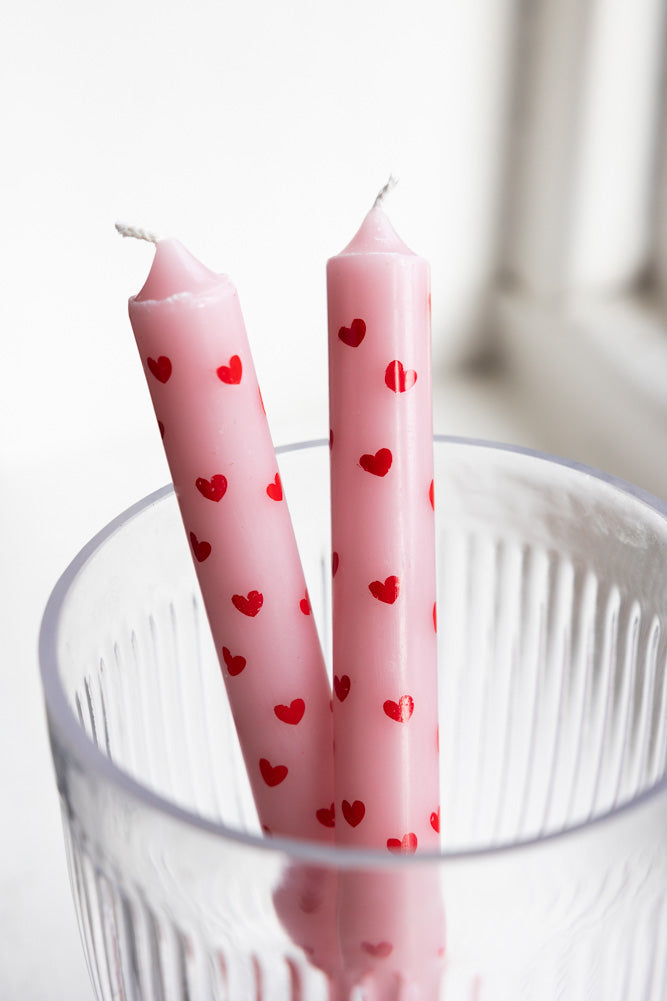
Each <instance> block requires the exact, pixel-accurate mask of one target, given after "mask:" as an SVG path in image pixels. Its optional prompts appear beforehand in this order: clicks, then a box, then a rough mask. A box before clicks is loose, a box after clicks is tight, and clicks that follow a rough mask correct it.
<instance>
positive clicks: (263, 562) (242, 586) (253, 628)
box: [129, 240, 333, 841]
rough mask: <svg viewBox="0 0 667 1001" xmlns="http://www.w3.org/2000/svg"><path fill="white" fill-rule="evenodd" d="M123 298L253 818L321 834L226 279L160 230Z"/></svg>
mask: <svg viewBox="0 0 667 1001" xmlns="http://www.w3.org/2000/svg"><path fill="white" fill-rule="evenodd" d="M129 312H130V320H131V323H132V327H133V330H134V334H135V337H136V341H137V346H138V348H139V353H140V356H141V359H142V362H143V365H144V370H145V374H146V379H147V381H148V386H149V389H150V393H151V397H152V400H153V405H154V408H155V413H156V416H157V418H158V422H159V425H160V430H161V433H162V438H163V444H164V448H165V452H166V455H167V459H168V462H169V468H170V471H171V476H172V480H173V483H174V488H175V491H176V496H177V498H178V503H179V505H180V510H181V515H182V518H183V522H184V525H185V531H186V535H187V538H188V540H189V544H190V548H191V552H192V556H193V560H194V564H195V567H196V570H197V575H198V579H199V583H200V587H201V591H202V596H203V599H204V603H205V606H206V611H207V614H208V618H209V622H210V626H211V630H212V633H213V638H214V641H215V646H216V650H217V653H218V656H219V658H220V666H221V669H222V675H223V677H224V680H225V684H226V687H227V692H228V696H229V701H230V704H231V708H232V712H233V715H234V719H235V722H236V727H237V730H238V734H239V738H240V742H241V747H242V749H243V754H244V758H245V762H246V767H247V771H248V776H249V779H250V783H251V786H252V791H253V794H254V797H255V802H256V805H257V809H258V813H259V817H260V822H261V824H262V827H263V828H264V830H265V831H267V832H270V833H273V834H281V835H291V836H295V837H300V838H314V839H317V840H320V841H322V840H331V839H332V835H333V829H332V826H331V823H332V821H331V819H330V805H331V802H332V800H333V775H332V751H331V748H332V723H331V710H330V697H331V696H330V689H329V683H328V680H327V676H326V671H325V666H324V660H323V656H322V652H321V648H320V643H319V639H318V636H317V632H316V628H315V623H314V620H313V616H312V614H311V611H310V604H309V601H308V597H307V594H306V583H305V580H304V575H303V571H302V568H301V563H300V560H299V555H298V552H297V547H296V541H295V538H294V533H293V530H292V525H291V521H290V517H289V513H288V510H287V505H286V502H285V498H284V495H283V490H282V484H281V481H280V476H279V473H278V466H277V463H276V457H275V453H274V449H273V445H272V442H271V436H270V432H269V428H268V424H267V420H266V416H265V414H264V408H263V404H262V401H261V397H260V393H259V387H258V384H257V378H256V375H255V370H254V366H253V362H252V358H251V355H250V349H249V346H248V340H247V336H246V332H245V327H244V323H243V317H242V315H241V309H240V306H239V300H238V295H237V292H236V289H235V288H234V285H233V284H232V282H231V281H230V280H229V278H227V277H226V276H223V275H216V274H214V273H213V272H211V271H209V270H208V269H207V268H205V267H204V266H203V265H202V264H200V262H199V261H197V260H196V259H195V258H194V257H193V256H192V255H191V254H190V253H189V252H188V251H187V250H185V248H184V247H183V246H182V245H181V244H180V243H178V242H177V241H175V240H163V241H160V242H158V243H157V246H156V253H155V259H154V261H153V265H152V267H151V270H150V274H149V275H148V279H147V281H146V283H145V285H144V287H143V288H142V290H141V291H140V292H139V294H138V295H136V296H134V297H133V298H131V299H130V303H129Z"/></svg>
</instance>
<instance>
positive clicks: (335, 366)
mask: <svg viewBox="0 0 667 1001" xmlns="http://www.w3.org/2000/svg"><path fill="white" fill-rule="evenodd" d="M327 288H328V304H329V393H330V396H329V405H330V417H331V425H330V426H331V502H332V544H333V566H332V569H333V574H334V580H333V658H334V700H333V701H334V735H335V789H336V800H335V802H336V810H337V817H336V840H337V842H339V843H340V844H344V845H354V846H363V847H372V848H376V849H381V850H384V851H386V852H387V853H396V854H413V853H415V852H420V851H424V850H426V851H437V850H438V849H439V845H440V834H439V830H440V809H439V776H438V698H437V648H436V616H435V545H434V543H435V539H434V509H433V432H432V406H431V365H430V295H429V268H428V265H427V263H426V262H425V261H424V260H423V259H422V258H420V257H417V256H416V255H415V254H413V253H412V252H411V251H410V250H409V249H408V248H407V247H406V246H405V244H404V243H403V241H402V240H401V239H400V238H399V237H398V236H397V234H396V232H395V231H394V229H393V228H392V226H391V224H390V223H389V221H388V219H387V217H386V215H385V213H384V211H383V210H382V208H381V207H380V204H379V200H378V202H376V204H375V205H374V207H373V208H372V209H371V211H370V212H369V213H368V215H367V216H366V218H365V219H364V221H363V223H362V225H361V228H360V229H359V231H358V233H357V234H356V236H355V237H354V239H353V240H352V242H351V243H350V244H349V245H348V246H347V247H346V248H345V250H343V251H342V253H341V254H339V255H338V256H337V257H334V258H332V259H331V260H330V261H329V262H328V265H327ZM338 894H339V904H338V924H339V937H340V943H341V951H342V957H343V974H342V977H341V982H340V997H341V998H343V997H347V996H348V994H349V993H350V991H351V989H352V986H353V985H354V984H363V985H364V986H365V993H364V997H368V998H369V999H371V998H372V999H373V1001H380V999H382V1001H395V999H399V998H408V997H409V998H415V999H416V998H420V999H425V998H432V997H436V996H437V991H438V987H437V985H438V980H439V977H440V974H441V970H442V963H443V957H444V940H445V934H444V917H443V913H442V906H441V900H440V896H439V891H438V888H437V887H435V886H433V880H432V874H430V873H429V872H428V870H426V869H417V870H416V871H414V872H411V873H407V872H404V871H402V872H400V873H394V874H388V873H382V872H376V873H365V874H350V875H348V874H345V875H343V876H341V879H340V881H339V887H338Z"/></svg>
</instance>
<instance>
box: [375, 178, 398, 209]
mask: <svg viewBox="0 0 667 1001" xmlns="http://www.w3.org/2000/svg"><path fill="white" fill-rule="evenodd" d="M397 184H398V180H397V179H396V178H395V177H394V175H393V174H390V175H389V180H388V181H387V183H386V184H385V185H384V187H382V188H380V190H379V191H378V193H377V198H376V199H375V201H374V202H373V208H374V209H376V208H378V207H379V206H380V205H381V204H382V202H383V201H384V198H385V195H388V194H389V192H390V191H392V190H393V189H394V188H395V187H396V185H397Z"/></svg>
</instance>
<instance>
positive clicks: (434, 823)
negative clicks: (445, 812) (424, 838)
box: [431, 807, 440, 834]
mask: <svg viewBox="0 0 667 1001" xmlns="http://www.w3.org/2000/svg"><path fill="white" fill-rule="evenodd" d="M431 827H432V828H433V830H434V831H435V833H436V834H440V807H438V809H437V810H434V811H433V813H432V814H431Z"/></svg>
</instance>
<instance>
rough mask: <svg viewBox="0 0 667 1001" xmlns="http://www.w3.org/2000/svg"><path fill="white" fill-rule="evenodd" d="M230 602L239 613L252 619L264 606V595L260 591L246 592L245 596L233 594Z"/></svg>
mask: <svg viewBox="0 0 667 1001" xmlns="http://www.w3.org/2000/svg"><path fill="white" fill-rule="evenodd" d="M232 602H233V604H234V608H238V610H239V612H243V614H244V615H249V616H250V617H251V618H252V617H254V616H255V615H257V613H258V612H259V610H260V608H261V607H262V605H263V604H264V595H263V594H262V593H261V592H260V591H248V594H247V595H243V594H233V595H232Z"/></svg>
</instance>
